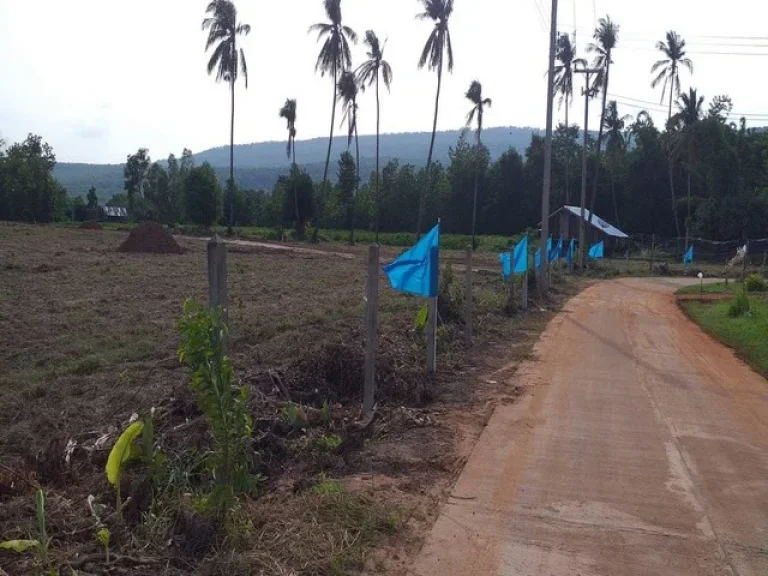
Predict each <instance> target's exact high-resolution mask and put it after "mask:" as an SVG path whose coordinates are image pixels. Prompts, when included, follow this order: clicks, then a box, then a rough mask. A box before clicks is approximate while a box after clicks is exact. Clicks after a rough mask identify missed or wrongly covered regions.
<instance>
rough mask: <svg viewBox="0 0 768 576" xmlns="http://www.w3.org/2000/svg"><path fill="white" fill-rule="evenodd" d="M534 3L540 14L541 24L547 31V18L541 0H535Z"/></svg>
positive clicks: (543, 29)
mask: <svg viewBox="0 0 768 576" xmlns="http://www.w3.org/2000/svg"><path fill="white" fill-rule="evenodd" d="M533 5H534V6H535V7H536V13H537V14H538V16H539V25H540V26H541V30H542V32H545V33H546V32H547V30H548V29H547V25H546V20H545V18H544V12H543V10H542V8H541V4H540V0H533Z"/></svg>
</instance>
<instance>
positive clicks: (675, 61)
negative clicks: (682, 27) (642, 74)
mask: <svg viewBox="0 0 768 576" xmlns="http://www.w3.org/2000/svg"><path fill="white" fill-rule="evenodd" d="M656 49H657V50H659V51H660V52H661V53H662V54H663V55H664V58H663V59H661V60H659V61H657V62H656V63H655V64H654V65H653V66H652V67H651V74H656V73H657V72H658V74H657V75H656V77H655V78H654V79H653V80H652V81H651V88H656V87H657V86H658V85H659V84H661V85H662V88H661V102H662V103H663V102H664V95H665V94H666V93H667V89H669V113H668V114H667V119H670V118H672V98H673V97H678V96H680V67H681V66H682V67H685V68H688V71H689V72H690V73H691V74H693V62H691V59H690V58H687V57H686V56H685V40H683V39H682V37H681V36H680V35H679V34H678V33H677V32H673V31H672V30H670V31H669V32H667V41H666V42H657V43H656Z"/></svg>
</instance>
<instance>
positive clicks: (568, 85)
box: [555, 34, 587, 204]
mask: <svg viewBox="0 0 768 576" xmlns="http://www.w3.org/2000/svg"><path fill="white" fill-rule="evenodd" d="M555 58H557V62H558V64H557V65H556V66H555V92H556V93H557V94H559V95H560V101H559V105H561V106H562V104H563V102H565V128H566V131H565V134H566V136H567V135H568V128H569V124H568V112H569V110H570V108H571V98H572V96H573V71H574V68H575V67H576V66H581V67H586V66H587V61H586V60H584V58H577V57H576V46H574V45H573V44H572V43H571V37H570V36H568V34H560V35H559V36H558V38H557V48H556V52H555ZM569 182H570V158H568V157H566V160H565V203H566V204H569V203H570V201H571V192H570V185H569Z"/></svg>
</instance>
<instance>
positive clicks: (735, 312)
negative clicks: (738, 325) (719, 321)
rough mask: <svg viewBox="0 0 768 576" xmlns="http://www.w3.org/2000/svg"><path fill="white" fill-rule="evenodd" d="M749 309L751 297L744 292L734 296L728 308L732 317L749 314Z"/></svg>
mask: <svg viewBox="0 0 768 576" xmlns="http://www.w3.org/2000/svg"><path fill="white" fill-rule="evenodd" d="M749 310H750V306H749V298H747V297H746V296H745V295H744V294H739V295H738V296H736V298H734V300H733V302H731V305H730V307H729V308H728V316H730V317H731V318H741V317H742V316H745V315H746V314H748V313H749Z"/></svg>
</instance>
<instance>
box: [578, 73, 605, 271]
mask: <svg viewBox="0 0 768 576" xmlns="http://www.w3.org/2000/svg"><path fill="white" fill-rule="evenodd" d="M598 71H599V69H598V68H584V69H582V70H574V72H576V73H577V74H584V75H585V78H586V83H585V84H586V88H584V90H582V91H581V93H582V94H584V149H583V150H582V153H581V202H580V204H579V206H580V207H581V214H580V215H579V216H580V218H579V268H580V269H581V270H584V260H585V256H586V254H587V247H586V244H585V242H586V240H585V236H586V233H585V232H586V226H585V216H586V215H585V213H584V207H585V206H586V204H587V134H588V133H589V99H590V98H591V97H592V88H590V86H589V77H590V75H591V74H595V73H596V72H598Z"/></svg>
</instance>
